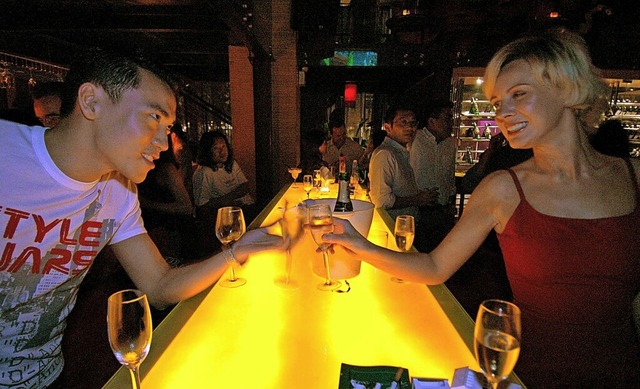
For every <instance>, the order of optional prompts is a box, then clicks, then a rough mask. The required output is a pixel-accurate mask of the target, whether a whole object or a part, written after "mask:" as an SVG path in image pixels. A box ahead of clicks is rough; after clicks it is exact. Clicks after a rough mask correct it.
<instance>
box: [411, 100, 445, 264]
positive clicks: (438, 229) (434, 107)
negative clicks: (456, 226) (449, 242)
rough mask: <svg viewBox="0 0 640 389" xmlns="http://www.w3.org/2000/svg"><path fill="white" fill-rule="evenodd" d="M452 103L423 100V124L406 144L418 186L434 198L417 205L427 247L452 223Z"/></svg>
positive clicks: (425, 246) (429, 248) (436, 240)
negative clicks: (434, 200)
mask: <svg viewBox="0 0 640 389" xmlns="http://www.w3.org/2000/svg"><path fill="white" fill-rule="evenodd" d="M452 107H453V104H452V103H451V102H450V101H448V100H436V101H431V102H430V103H428V104H427V109H426V111H425V127H423V128H421V129H419V130H418V131H417V133H416V138H415V140H414V141H413V143H412V144H411V148H410V163H411V167H412V168H413V171H414V173H415V178H416V185H417V186H418V189H419V190H423V191H431V192H434V194H435V195H437V196H438V198H437V201H436V202H434V203H433V204H428V205H426V206H423V207H421V208H420V214H421V219H422V220H423V221H424V223H423V224H425V225H424V227H425V228H423V231H421V232H422V233H424V234H425V235H424V236H423V239H421V240H420V241H421V243H423V244H424V250H425V251H431V250H432V249H434V248H435V246H437V244H438V243H439V242H440V241H441V240H442V239H443V238H444V236H445V235H446V234H447V233H448V232H449V230H450V229H451V227H453V223H454V220H455V219H454V209H455V195H456V185H455V162H456V144H455V139H454V138H453V137H452V136H451V128H452V126H453V115H452V111H451V108H452Z"/></svg>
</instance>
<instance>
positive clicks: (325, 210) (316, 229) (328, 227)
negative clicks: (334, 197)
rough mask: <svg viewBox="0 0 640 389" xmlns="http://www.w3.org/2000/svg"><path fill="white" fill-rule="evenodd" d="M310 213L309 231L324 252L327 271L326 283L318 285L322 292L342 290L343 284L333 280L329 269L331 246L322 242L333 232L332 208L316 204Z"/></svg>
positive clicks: (310, 208)
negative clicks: (323, 236)
mask: <svg viewBox="0 0 640 389" xmlns="http://www.w3.org/2000/svg"><path fill="white" fill-rule="evenodd" d="M308 212H309V217H308V220H309V230H310V231H311V236H313V240H314V242H316V244H317V245H318V247H319V248H320V250H322V260H323V263H324V270H325V271H326V276H325V277H326V278H325V281H324V282H323V283H321V284H319V285H318V289H320V290H327V291H331V290H336V289H338V288H340V286H341V285H342V283H340V281H334V280H332V279H331V270H330V267H329V252H328V249H329V244H328V243H323V242H322V235H324V234H328V233H331V232H333V218H332V217H331V207H330V206H329V204H316V205H311V206H310V207H309V208H308Z"/></svg>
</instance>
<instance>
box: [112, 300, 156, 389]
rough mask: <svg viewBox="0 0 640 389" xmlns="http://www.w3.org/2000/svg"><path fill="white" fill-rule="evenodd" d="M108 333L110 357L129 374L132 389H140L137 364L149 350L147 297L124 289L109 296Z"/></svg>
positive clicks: (149, 334)
mask: <svg viewBox="0 0 640 389" xmlns="http://www.w3.org/2000/svg"><path fill="white" fill-rule="evenodd" d="M107 330H108V334H109V344H110V345H111V350H113V354H114V355H115V356H116V359H118V362H120V363H121V364H122V365H124V366H126V367H127V368H128V369H129V372H130V373H131V384H132V387H133V389H140V364H141V363H142V361H144V359H145V358H146V357H147V354H148V353H149V347H150V346H151V333H152V331H153V327H152V325H151V311H150V310H149V302H148V301H147V296H146V295H145V294H144V293H142V292H141V291H139V290H136V289H126V290H121V291H119V292H116V293H114V294H112V295H111V296H109V300H108V304H107Z"/></svg>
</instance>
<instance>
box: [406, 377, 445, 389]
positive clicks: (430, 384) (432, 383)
mask: <svg viewBox="0 0 640 389" xmlns="http://www.w3.org/2000/svg"><path fill="white" fill-rule="evenodd" d="M433 388H439V389H450V387H449V381H448V380H440V379H433V378H416V377H413V379H412V380H411V389H433Z"/></svg>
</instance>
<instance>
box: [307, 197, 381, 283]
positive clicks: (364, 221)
mask: <svg viewBox="0 0 640 389" xmlns="http://www.w3.org/2000/svg"><path fill="white" fill-rule="evenodd" d="M351 202H352V203H353V212H335V213H333V217H337V218H340V219H346V220H349V221H350V222H351V224H353V226H354V227H355V229H356V230H358V232H359V233H360V234H362V235H363V236H367V235H368V234H369V227H371V221H372V220H373V208H374V205H373V203H370V202H368V201H362V200H351ZM305 203H306V204H307V205H312V204H329V206H330V207H331V209H332V210H333V207H334V206H335V203H336V199H312V200H305ZM304 241H305V242H303V244H302V247H303V248H304V251H306V252H307V253H309V252H310V254H311V257H312V261H311V262H312V268H313V272H314V273H315V274H316V275H317V276H319V277H322V278H324V277H325V276H326V272H325V270H324V264H323V261H322V253H316V252H315V250H316V248H317V245H316V244H315V242H314V241H313V238H312V237H311V234H309V233H307V234H305V237H304ZM334 249H335V253H332V254H329V270H330V271H331V278H333V279H335V280H345V279H348V278H353V277H355V276H357V275H358V274H360V261H359V260H357V259H355V258H353V255H352V254H349V253H347V252H346V251H345V250H344V249H343V248H342V247H340V246H336V247H334Z"/></svg>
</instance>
